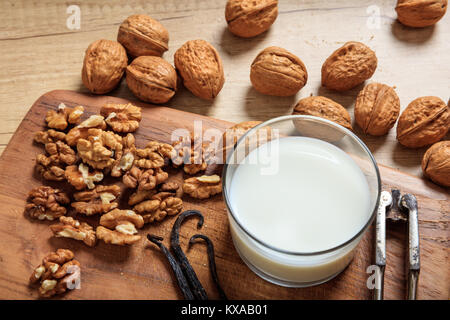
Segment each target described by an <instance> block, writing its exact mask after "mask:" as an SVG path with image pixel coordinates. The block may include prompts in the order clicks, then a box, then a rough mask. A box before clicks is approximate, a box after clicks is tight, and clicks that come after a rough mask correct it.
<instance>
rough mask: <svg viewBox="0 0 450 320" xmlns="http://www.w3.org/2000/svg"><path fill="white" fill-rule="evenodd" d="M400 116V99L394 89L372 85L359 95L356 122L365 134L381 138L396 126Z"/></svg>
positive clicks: (376, 84) (382, 85) (377, 84)
mask: <svg viewBox="0 0 450 320" xmlns="http://www.w3.org/2000/svg"><path fill="white" fill-rule="evenodd" d="M399 114H400V99H399V98H398V96H397V94H396V93H395V91H394V89H393V88H392V87H389V86H387V85H385V84H381V83H371V84H368V85H367V86H365V87H364V89H362V90H361V92H360V93H359V94H358V97H357V98H356V103H355V120H356V123H357V124H358V125H359V126H360V127H361V128H362V129H363V131H364V133H368V134H371V135H373V136H381V135H384V134H386V133H388V131H389V130H390V129H391V128H392V127H393V126H394V125H395V122H396V121H397V118H398V115H399Z"/></svg>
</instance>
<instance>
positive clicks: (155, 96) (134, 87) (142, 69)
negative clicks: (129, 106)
mask: <svg viewBox="0 0 450 320" xmlns="http://www.w3.org/2000/svg"><path fill="white" fill-rule="evenodd" d="M126 80H127V85H128V88H129V89H130V90H131V92H133V94H134V95H135V96H136V97H138V98H139V99H141V100H143V101H147V102H152V103H166V102H167V101H169V100H170V99H171V98H172V97H173V96H174V95H175V92H176V90H177V72H176V71H175V68H174V67H172V65H171V64H170V63H168V62H167V61H166V60H164V59H163V58H160V57H152V56H141V57H138V58H136V59H135V60H133V62H132V63H131V64H130V65H129V66H128V67H127V77H126Z"/></svg>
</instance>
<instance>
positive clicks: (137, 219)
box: [96, 209, 144, 245]
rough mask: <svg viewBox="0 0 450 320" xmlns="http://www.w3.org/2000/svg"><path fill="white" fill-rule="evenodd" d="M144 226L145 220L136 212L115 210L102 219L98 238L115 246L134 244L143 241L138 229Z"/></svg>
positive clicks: (97, 231)
mask: <svg viewBox="0 0 450 320" xmlns="http://www.w3.org/2000/svg"><path fill="white" fill-rule="evenodd" d="M143 226H144V219H143V218H142V217H141V216H140V215H138V214H136V213H135V212H134V211H132V210H119V209H114V210H112V211H110V212H108V213H106V214H104V215H103V216H102V217H101V218H100V226H98V227H97V230H96V233H97V238H98V239H101V240H103V241H104V242H105V243H110V244H115V245H126V244H133V243H135V242H137V241H139V240H140V239H141V236H139V235H137V229H140V228H142V227H143ZM136 228H137V229H136ZM111 229H112V230H111Z"/></svg>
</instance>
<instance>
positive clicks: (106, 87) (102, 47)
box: [81, 40, 128, 94]
mask: <svg viewBox="0 0 450 320" xmlns="http://www.w3.org/2000/svg"><path fill="white" fill-rule="evenodd" d="M127 64H128V57H127V53H126V51H125V49H124V47H122V45H121V44H120V43H118V42H116V41H111V40H97V41H94V42H93V43H91V44H90V45H89V47H88V48H87V49H86V53H85V56H84V63H83V69H82V71H81V78H82V80H83V84H84V85H85V86H86V88H88V89H89V91H91V92H92V93H96V94H103V93H106V92H109V91H111V90H112V89H114V88H115V87H116V86H117V85H118V84H119V82H120V79H121V78H122V75H123V73H124V72H125V68H126V67H127Z"/></svg>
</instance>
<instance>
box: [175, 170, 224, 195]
mask: <svg viewBox="0 0 450 320" xmlns="http://www.w3.org/2000/svg"><path fill="white" fill-rule="evenodd" d="M183 191H184V192H185V193H187V194H188V195H190V196H191V197H193V198H197V199H207V198H210V197H211V196H213V195H215V194H218V193H221V192H222V184H221V179H220V177H219V176H218V175H212V176H200V177H192V178H189V179H186V180H184V184H183Z"/></svg>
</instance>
